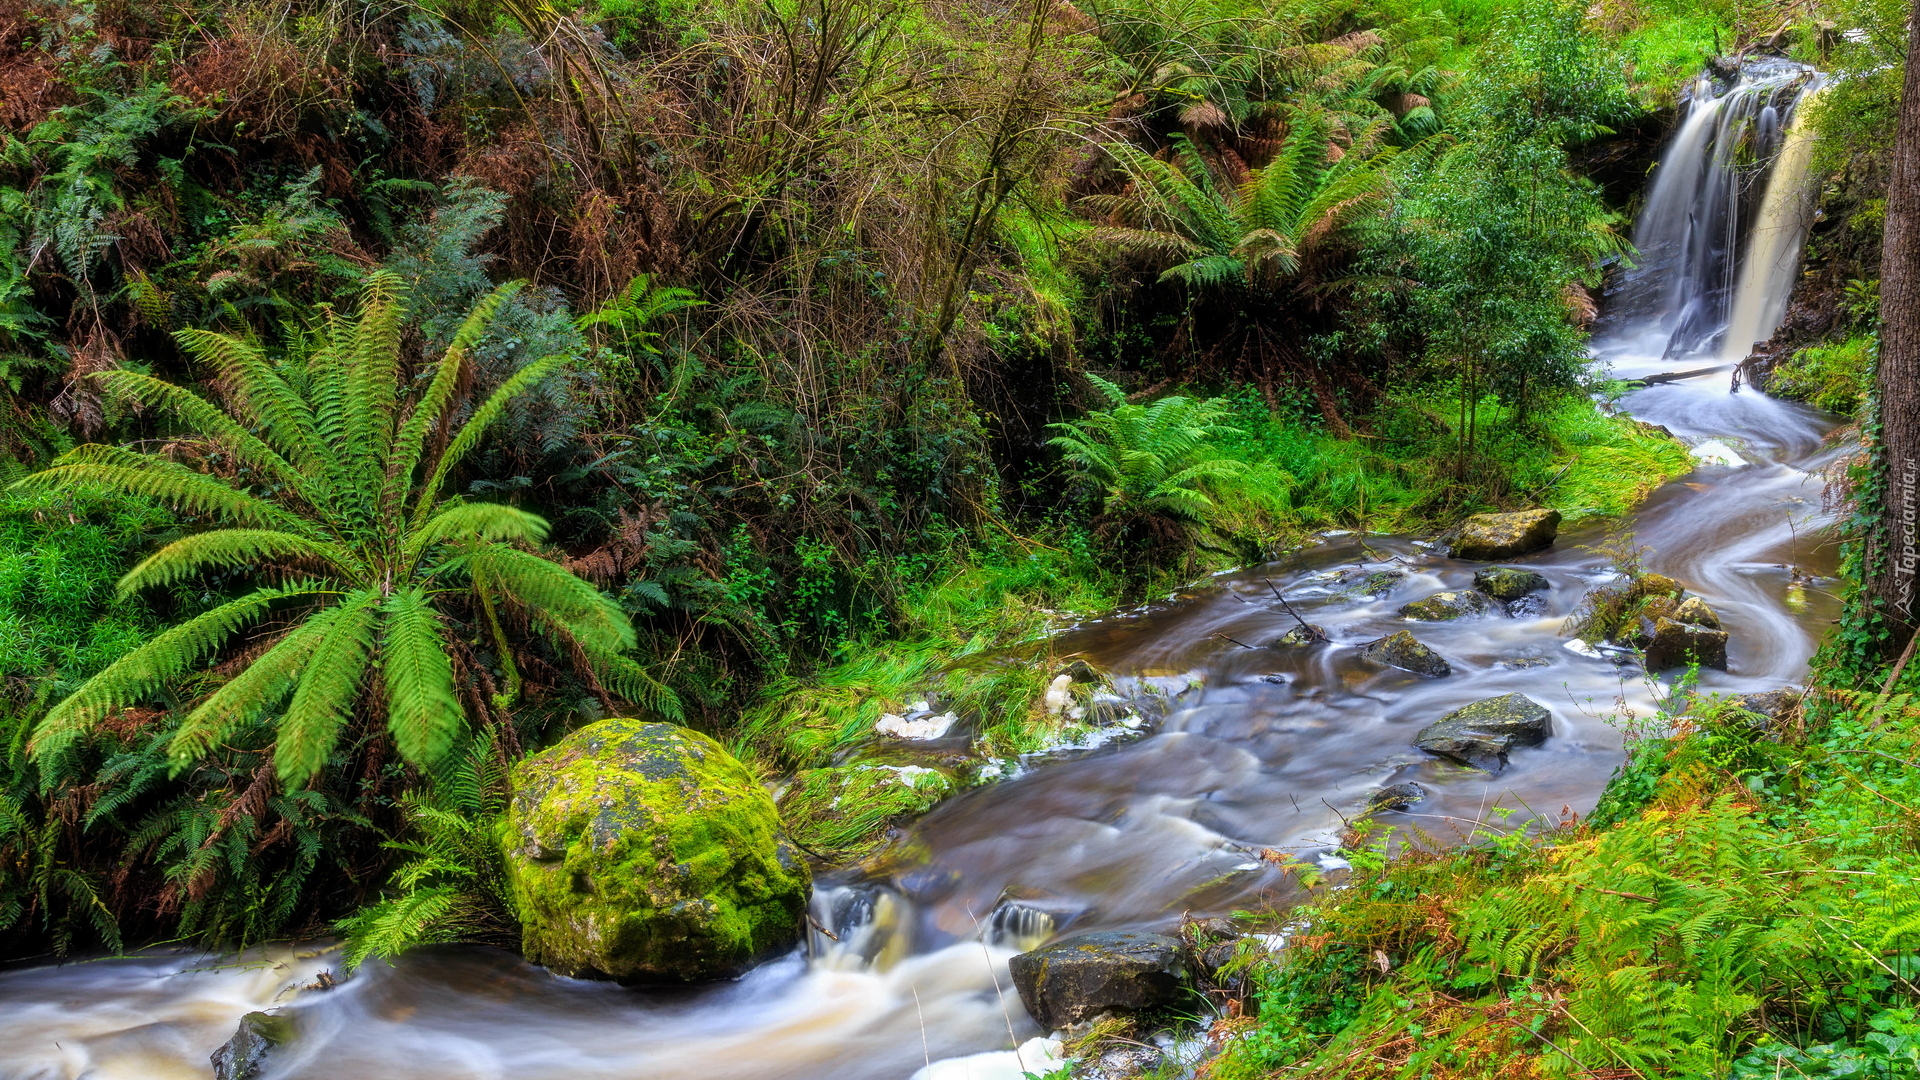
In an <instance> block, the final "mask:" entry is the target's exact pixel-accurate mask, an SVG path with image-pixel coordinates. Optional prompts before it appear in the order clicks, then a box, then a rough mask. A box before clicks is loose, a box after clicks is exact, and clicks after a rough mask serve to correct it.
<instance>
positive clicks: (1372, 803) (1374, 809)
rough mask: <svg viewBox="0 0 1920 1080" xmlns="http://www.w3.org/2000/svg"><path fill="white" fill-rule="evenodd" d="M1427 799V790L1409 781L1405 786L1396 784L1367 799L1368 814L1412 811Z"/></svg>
mask: <svg viewBox="0 0 1920 1080" xmlns="http://www.w3.org/2000/svg"><path fill="white" fill-rule="evenodd" d="M1426 797H1427V789H1426V788H1423V787H1421V786H1420V785H1419V784H1416V783H1414V782H1412V781H1411V780H1409V781H1408V782H1406V783H1404V784H1394V785H1393V786H1391V787H1384V788H1381V789H1380V790H1379V791H1376V792H1374V793H1373V795H1372V796H1370V797H1369V798H1368V799H1367V813H1369V814H1377V813H1379V812H1380V811H1382V810H1402V811H1404V810H1411V809H1413V807H1414V806H1415V805H1416V804H1418V803H1419V802H1421V801H1422V800H1424V799H1425V798H1426Z"/></svg>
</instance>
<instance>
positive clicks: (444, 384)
mask: <svg viewBox="0 0 1920 1080" xmlns="http://www.w3.org/2000/svg"><path fill="white" fill-rule="evenodd" d="M525 285H526V283H525V282H522V281H509V282H507V283H506V284H504V285H502V286H500V287H499V288H497V289H495V290H493V292H491V293H489V294H487V296H486V298H485V299H483V300H481V301H480V303H478V304H476V305H475V306H474V309H473V311H472V312H471V313H469V314H468V315H467V318H466V321H465V322H463V323H461V324H460V329H459V330H457V331H455V332H454V335H453V341H452V342H451V343H449V344H448V345H447V351H446V352H444V353H442V354H441V356H440V362H439V363H438V364H435V365H434V370H433V379H432V380H431V381H430V382H428V383H427V390H426V393H424V394H422V395H421V396H420V400H419V401H418V402H416V403H415V404H414V407H413V411H412V412H410V413H408V414H407V419H406V421H405V422H404V423H402V424H401V425H400V433H399V434H398V435H397V436H395V437H394V441H393V453H392V455H391V457H390V459H389V461H388V463H387V479H386V484H385V488H384V490H383V491H382V494H381V498H380V505H381V507H382V508H383V512H386V513H392V514H400V513H404V512H405V508H404V506H403V505H402V503H403V502H404V501H405V499H406V493H407V491H408V490H409V489H410V488H411V487H412V485H413V474H414V473H415V471H417V470H418V469H419V467H420V453H421V450H422V448H423V447H425V445H426V439H427V433H428V432H429V431H431V430H433V427H434V425H436V424H438V423H439V422H440V418H441V416H442V415H443V414H444V413H445V412H446V409H447V402H449V401H451V400H452V399H453V390H454V387H455V386H456V385H458V384H459V381H460V369H461V368H462V367H463V366H464V365H465V364H466V360H467V354H468V353H469V352H470V351H471V350H472V349H473V347H474V346H475V345H476V344H478V343H479V341H480V339H481V338H483V337H485V336H486V333H487V330H488V329H489V328H490V327H492V325H493V320H494V318H495V317H496V316H497V315H498V314H499V313H500V308H501V306H502V305H504V304H505V303H506V302H507V301H508V300H511V299H512V298H513V297H514V295H515V294H517V293H518V292H519V291H520V290H521V289H522V288H524V287H525Z"/></svg>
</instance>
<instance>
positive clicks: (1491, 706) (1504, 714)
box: [1413, 694, 1553, 773]
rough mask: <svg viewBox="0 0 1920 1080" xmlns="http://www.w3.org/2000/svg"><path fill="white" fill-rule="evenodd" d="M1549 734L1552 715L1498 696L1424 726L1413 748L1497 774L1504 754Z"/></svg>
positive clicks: (1520, 697) (1517, 698)
mask: <svg viewBox="0 0 1920 1080" xmlns="http://www.w3.org/2000/svg"><path fill="white" fill-rule="evenodd" d="M1551 734H1553V714H1552V713H1551V712H1549V711H1548V710H1547V707H1546V706H1545V705H1542V704H1540V703H1539V702H1537V701H1535V700H1533V699H1532V698H1530V697H1527V696H1526V695H1525V694H1502V695H1501V696H1499V697H1496V698H1487V699H1485V700H1484V701H1476V702H1474V703H1473V704H1471V705H1463V706H1461V707H1460V708H1458V709H1455V710H1453V711H1452V712H1450V713H1448V714H1447V715H1445V716H1443V717H1441V718H1440V719H1438V720H1436V721H1434V722H1433V723H1431V724H1428V725H1427V726H1426V727H1425V728H1424V729H1422V730H1421V732H1420V734H1419V735H1418V736H1417V737H1416V738H1415V739H1414V740H1413V745H1414V746H1416V747H1419V748H1420V749H1422V750H1425V751H1426V752H1427V753H1429V754H1437V755H1439V756H1440V757H1444V758H1451V759H1452V760H1454V761H1457V762H1459V763H1461V764H1462V765H1471V766H1473V767H1474V768H1476V769H1485V770H1486V771H1487V772H1491V773H1497V772H1499V771H1500V770H1501V769H1504V768H1506V767H1507V751H1509V750H1511V749H1513V748H1514V747H1516V746H1538V745H1539V744H1540V743H1543V742H1545V741H1547V736H1549V735H1551Z"/></svg>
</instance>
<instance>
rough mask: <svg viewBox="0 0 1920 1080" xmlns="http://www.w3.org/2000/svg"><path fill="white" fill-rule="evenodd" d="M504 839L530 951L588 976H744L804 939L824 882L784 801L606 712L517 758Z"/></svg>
mask: <svg viewBox="0 0 1920 1080" xmlns="http://www.w3.org/2000/svg"><path fill="white" fill-rule="evenodd" d="M502 844H503V847H504V849H505V852H506V869H507V883H508V888H509V892H510V895H511V898H512V901H513V906H514V910H515V913H516V914H517V915H518V916H519V919H520V923H521V948H522V951H523V952H524V953H525V954H526V957H527V959H529V960H531V961H533V962H534V963H536V964H544V965H546V966H547V967H548V968H551V969H552V970H554V971H556V972H559V973H561V974H563V975H572V976H576V977H581V978H597V979H616V980H619V981H621V982H631V983H647V982H684V981H692V980H698V979H710V978H720V977H726V976H731V975H736V974H739V973H740V972H741V971H744V970H745V969H746V968H748V967H749V966H751V965H752V964H753V963H754V962H755V961H757V960H760V959H762V958H764V957H766V956H768V955H770V954H772V953H775V952H779V951H781V950H783V949H786V948H788V947H790V946H791V945H792V944H793V943H794V942H795V941H796V940H798V938H799V927H800V917H801V914H802V913H803V912H804V911H805V909H806V903H807V896H808V894H809V892H810V891H811V889H812V878H811V875H810V874H809V873H808V871H807V868H806V864H805V863H804V862H803V861H802V860H801V859H800V858H799V856H798V854H797V853H796V852H795V851H794V850H793V848H792V847H791V846H790V845H789V844H788V843H787V842H786V840H785V839H784V838H783V837H782V835H781V832H780V818H779V814H778V813H777V812H776V811H775V809H774V805H773V797H772V796H770V795H769V794H767V792H766V790H765V789H764V788H762V787H761V786H760V784H759V783H758V782H757V781H756V780H755V779H754V777H753V775H752V774H751V773H749V772H748V771H747V769H746V767H745V766H743V765H741V764H740V762H738V761H736V760H734V758H733V756H732V755H730V754H728V753H727V751H726V750H725V748H723V747H722V746H721V745H720V744H719V743H717V742H715V741H714V740H712V739H711V738H708V737H707V736H705V735H702V734H700V733H699V732H696V731H690V730H688V729H686V728H683V727H679V726H676V725H673V724H656V723H646V722H643V721H639V720H602V721H600V722H598V723H595V724H589V725H588V726H586V727H584V728H581V729H580V730H579V731H576V732H574V733H573V734H571V735H569V736H567V737H566V738H565V739H562V740H561V741H560V742H559V743H558V744H556V745H555V746H553V747H552V748H551V749H548V750H546V751H543V752H542V753H539V754H535V755H534V756H532V757H530V758H528V759H526V760H525V761H523V762H521V763H520V764H519V765H518V766H517V767H516V768H515V769H514V772H513V802H512V805H511V807H510V809H509V810H508V815H507V822H506V828H505V829H504V831H503V833H502Z"/></svg>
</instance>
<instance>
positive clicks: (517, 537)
mask: <svg viewBox="0 0 1920 1080" xmlns="http://www.w3.org/2000/svg"><path fill="white" fill-rule="evenodd" d="M546 538H547V519H546V518H543V517H541V516H540V515H538V514H529V513H527V512H526V511H525V510H521V509H518V508H516V507H512V506H506V505H504V504H501V503H454V504H452V505H450V506H447V507H446V508H445V509H443V510H441V511H440V512H439V513H437V514H435V515H433V517H431V518H428V519H427V523H426V524H425V525H422V526H421V527H420V528H418V529H416V530H414V531H413V533H412V535H410V536H408V537H407V545H406V554H407V557H408V558H409V559H414V558H418V557H419V555H420V553H421V552H423V551H425V550H426V549H427V548H429V547H431V546H432V545H434V544H439V543H444V542H446V541H448V540H485V541H490V542H491V541H500V540H509V541H521V542H524V543H530V544H537V543H539V542H540V541H542V540H545V539H546Z"/></svg>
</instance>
